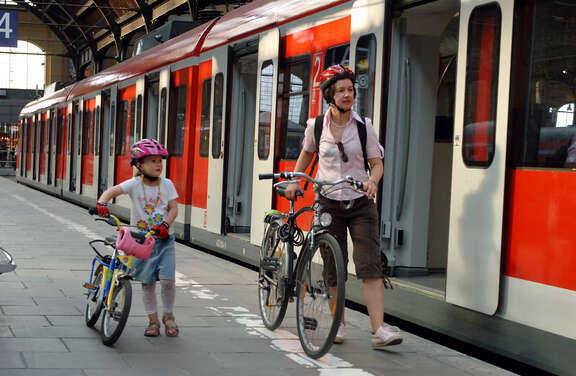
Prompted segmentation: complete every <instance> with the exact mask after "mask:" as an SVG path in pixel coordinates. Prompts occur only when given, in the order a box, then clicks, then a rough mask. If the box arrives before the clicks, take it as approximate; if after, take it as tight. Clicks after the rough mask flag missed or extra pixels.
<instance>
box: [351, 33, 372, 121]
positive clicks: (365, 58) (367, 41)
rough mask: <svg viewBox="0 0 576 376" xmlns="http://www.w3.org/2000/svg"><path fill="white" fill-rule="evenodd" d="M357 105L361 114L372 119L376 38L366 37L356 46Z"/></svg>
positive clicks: (357, 110)
mask: <svg viewBox="0 0 576 376" xmlns="http://www.w3.org/2000/svg"><path fill="white" fill-rule="evenodd" d="M354 71H355V73H356V90H357V91H356V103H355V110H356V112H358V113H359V114H361V115H363V116H366V117H369V118H372V116H373V114H374V82H375V75H376V37H375V36H374V34H369V35H364V36H362V37H360V39H358V44H357V45H356V66H355V69H354Z"/></svg>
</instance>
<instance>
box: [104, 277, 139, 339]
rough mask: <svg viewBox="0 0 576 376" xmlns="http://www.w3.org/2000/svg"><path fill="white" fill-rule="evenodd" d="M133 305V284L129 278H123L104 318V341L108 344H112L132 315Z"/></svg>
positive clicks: (116, 287) (115, 290) (105, 311)
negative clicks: (131, 307)
mask: <svg viewBox="0 0 576 376" xmlns="http://www.w3.org/2000/svg"><path fill="white" fill-rule="evenodd" d="M131 305H132V285H131V284H130V281H129V280H126V279H121V280H119V281H118V282H117V285H116V286H115V287H114V292H113V295H112V301H111V302H110V307H109V309H105V310H104V317H103V318H102V330H101V331H100V335H101V336H102V343H103V344H105V345H106V346H112V345H113V344H114V343H116V341H117V340H118V338H120V335H121V334H122V330H124V327H125V326H126V322H127V321H128V316H129V315H130V306H131Z"/></svg>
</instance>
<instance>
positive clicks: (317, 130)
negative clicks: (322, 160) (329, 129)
mask: <svg viewBox="0 0 576 376" xmlns="http://www.w3.org/2000/svg"><path fill="white" fill-rule="evenodd" d="M323 128H324V115H318V116H316V120H315V121H314V141H315V142H316V156H315V157H314V162H313V163H312V167H311V168H310V172H309V173H308V175H310V176H312V173H313V172H314V168H316V165H317V164H318V158H319V155H320V137H322V129H323ZM308 183H309V181H308V180H306V184H304V190H306V189H308Z"/></svg>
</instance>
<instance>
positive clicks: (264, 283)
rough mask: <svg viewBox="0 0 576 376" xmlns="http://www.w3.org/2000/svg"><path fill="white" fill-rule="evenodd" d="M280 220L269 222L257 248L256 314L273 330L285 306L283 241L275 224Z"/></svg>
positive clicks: (281, 317)
mask: <svg viewBox="0 0 576 376" xmlns="http://www.w3.org/2000/svg"><path fill="white" fill-rule="evenodd" d="M281 225H282V222H279V221H278V222H272V223H270V225H269V226H268V229H267V230H266V236H264V241H263V242H262V248H261V250H260V270H259V274H258V301H259V303H260V304H259V308H260V316H262V321H263V322H264V325H265V326H266V328H268V329H270V330H274V329H276V328H278V327H279V326H280V324H281V323H282V320H283V319H284V316H285V315H286V308H287V307H288V298H289V296H288V289H287V286H286V283H285V281H286V276H287V274H288V249H287V244H286V243H284V242H282V241H281V240H280V239H279V238H278V228H279V227H280V226H281Z"/></svg>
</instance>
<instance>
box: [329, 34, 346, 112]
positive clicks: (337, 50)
mask: <svg viewBox="0 0 576 376" xmlns="http://www.w3.org/2000/svg"><path fill="white" fill-rule="evenodd" d="M337 64H340V65H343V66H345V67H346V68H350V44H348V43H347V44H343V45H340V46H335V47H330V48H328V49H327V50H326V55H325V56H324V69H326V68H328V67H331V66H333V65H337ZM328 108H329V106H328V103H326V101H325V100H324V99H323V97H322V113H326V111H328Z"/></svg>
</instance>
